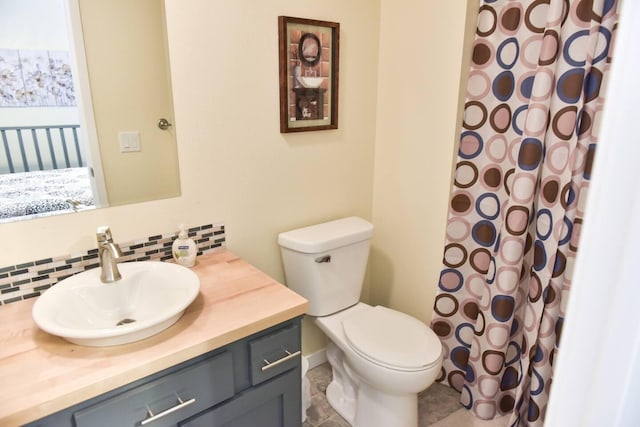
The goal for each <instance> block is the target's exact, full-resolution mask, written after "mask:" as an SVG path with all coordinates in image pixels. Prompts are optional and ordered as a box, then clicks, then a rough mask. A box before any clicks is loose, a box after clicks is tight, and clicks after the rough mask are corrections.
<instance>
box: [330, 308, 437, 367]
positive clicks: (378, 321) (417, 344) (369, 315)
mask: <svg viewBox="0 0 640 427" xmlns="http://www.w3.org/2000/svg"><path fill="white" fill-rule="evenodd" d="M342 328H343V331H344V335H345V337H346V339H347V343H348V344H349V346H350V347H351V348H352V349H353V350H354V351H355V352H356V353H358V354H359V355H360V356H362V357H363V358H365V359H367V360H369V361H370V362H372V363H375V364H377V365H381V366H384V367H386V368H389V369H394V370H399V371H421V370H425V369H429V368H430V367H431V366H433V365H437V364H438V362H439V361H440V360H441V352H442V344H441V343H440V340H439V339H438V337H437V336H436V334H435V333H434V332H433V331H432V330H431V329H430V328H429V327H427V325H425V324H424V323H422V322H420V321H419V320H418V319H415V318H413V317H411V316H409V315H407V314H404V313H400V312H398V311H395V310H391V309H389V308H386V307H382V306H375V307H371V308H370V309H369V310H362V311H359V312H357V313H354V314H353V315H351V316H349V317H347V318H345V319H344V320H343V321H342Z"/></svg>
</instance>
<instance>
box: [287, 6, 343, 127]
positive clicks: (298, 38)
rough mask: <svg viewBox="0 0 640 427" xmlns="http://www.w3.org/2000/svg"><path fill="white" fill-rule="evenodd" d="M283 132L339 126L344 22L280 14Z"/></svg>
mask: <svg viewBox="0 0 640 427" xmlns="http://www.w3.org/2000/svg"><path fill="white" fill-rule="evenodd" d="M278 35H279V59H280V132H282V133H287V132H304V131H311V130H324V129H337V128H338V58H339V43H340V24H338V23H337V22H326V21H316V20H313V19H303V18H292V17H289V16H280V17H278Z"/></svg>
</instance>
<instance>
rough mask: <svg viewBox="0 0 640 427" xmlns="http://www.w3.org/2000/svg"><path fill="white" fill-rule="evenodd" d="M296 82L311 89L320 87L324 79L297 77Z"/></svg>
mask: <svg viewBox="0 0 640 427" xmlns="http://www.w3.org/2000/svg"><path fill="white" fill-rule="evenodd" d="M298 81H299V82H300V83H301V84H302V86H304V87H306V88H309V89H313V88H317V87H320V85H321V84H322V82H323V81H324V77H298Z"/></svg>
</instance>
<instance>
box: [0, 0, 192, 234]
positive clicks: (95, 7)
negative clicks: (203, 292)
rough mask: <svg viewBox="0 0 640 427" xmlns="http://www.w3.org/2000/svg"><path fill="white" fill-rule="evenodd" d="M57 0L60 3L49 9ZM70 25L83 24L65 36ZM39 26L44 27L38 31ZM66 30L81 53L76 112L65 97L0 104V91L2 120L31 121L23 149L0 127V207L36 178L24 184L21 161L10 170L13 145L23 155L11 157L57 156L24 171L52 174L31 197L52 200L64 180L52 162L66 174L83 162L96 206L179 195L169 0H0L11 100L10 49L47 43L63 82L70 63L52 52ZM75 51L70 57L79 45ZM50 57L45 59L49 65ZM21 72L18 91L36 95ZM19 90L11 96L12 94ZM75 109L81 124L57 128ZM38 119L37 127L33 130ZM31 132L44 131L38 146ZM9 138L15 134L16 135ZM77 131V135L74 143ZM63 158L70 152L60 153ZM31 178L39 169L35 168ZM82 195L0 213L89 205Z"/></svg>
mask: <svg viewBox="0 0 640 427" xmlns="http://www.w3.org/2000/svg"><path fill="white" fill-rule="evenodd" d="M53 6H55V8H53V9H52V7H53ZM27 19H39V20H40V21H39V23H37V24H36V23H31V24H30V23H28V22H26V20H27ZM68 28H71V32H72V33H73V34H74V35H77V34H81V36H82V37H80V38H77V37H75V36H74V37H73V38H71V37H69V36H67V35H66V34H64V33H65V31H66V30H67V29H68ZM39 30H42V32H44V33H42V32H40V33H39ZM61 33H62V35H60V34H61ZM65 37H67V39H66V43H67V44H68V46H69V50H70V51H72V53H73V51H75V53H76V55H75V58H76V59H75V61H74V60H73V59H71V63H72V64H73V63H74V62H75V65H77V70H74V74H75V75H74V76H73V86H74V87H73V89H74V93H72V95H71V97H73V96H74V94H75V98H76V100H77V111H76V112H75V113H70V111H71V110H73V108H69V107H68V106H66V105H63V106H60V105H57V106H51V105H38V104H31V105H19V106H16V105H10V106H7V105H6V104H7V102H5V103H4V104H2V100H0V130H1V129H5V128H10V127H19V126H26V127H29V129H28V130H26V131H24V132H22V136H21V137H20V138H22V139H23V140H24V145H25V146H26V147H27V148H25V149H20V148H19V147H18V148H16V147H17V145H16V147H13V146H12V144H14V142H12V139H11V138H12V136H11V135H10V132H9V131H6V132H5V131H3V132H2V135H1V138H0V205H1V206H0V211H1V210H2V207H3V206H4V207H6V206H7V205H8V204H7V203H6V201H7V200H8V199H7V198H6V197H8V198H9V199H10V196H11V197H18V196H20V197H22V196H25V195H27V194H31V192H32V191H31V190H30V188H29V189H27V187H28V186H29V185H30V184H28V185H26V186H25V183H24V182H23V181H20V180H18V176H19V175H21V174H20V172H25V171H24V170H22V169H20V168H19V167H15V168H14V169H15V171H14V173H10V171H8V167H7V158H8V154H7V153H8V148H7V147H9V148H11V149H12V150H13V151H14V152H15V153H18V154H17V155H16V154H15V153H14V155H13V156H14V158H16V159H17V160H15V161H14V163H15V165H14V166H16V165H18V164H19V163H20V161H21V160H23V158H25V157H29V156H33V155H34V154H37V156H39V157H38V161H37V163H41V164H44V169H48V168H51V166H50V164H51V163H52V162H53V163H56V161H55V160H52V159H53V158H57V159H58V161H57V169H56V170H55V171H40V170H38V169H42V165H40V166H38V165H37V164H36V166H33V167H31V168H30V169H29V171H28V172H27V173H28V174H31V175H36V176H38V179H40V178H39V175H40V174H42V175H46V176H47V178H46V179H45V180H44V181H46V182H47V186H45V187H42V188H41V187H38V188H37V189H36V190H35V191H33V193H34V195H35V197H39V198H42V200H43V201H44V200H46V201H47V203H49V204H51V203H50V200H49V196H53V195H54V193H55V192H56V191H58V190H59V189H56V187H55V186H53V187H48V185H49V184H48V183H49V182H50V181H51V180H52V178H50V175H47V174H51V173H53V172H55V173H54V175H60V174H62V173H63V172H64V173H67V172H69V171H72V172H74V173H75V172H76V171H79V170H80V169H83V170H85V171H86V172H85V174H86V175H87V176H86V179H87V180H88V182H89V185H90V186H91V189H90V190H91V192H90V193H89V194H90V195H93V199H94V201H95V204H94V206H95V207H106V206H117V205H123V204H129V203H137V202H142V201H149V200H156V199H162V198H169V197H177V196H179V195H180V182H179V170H178V158H177V147H176V139H175V126H174V123H173V122H174V120H173V101H172V96H171V84H170V75H169V58H168V52H167V41H166V28H165V17H164V2H163V1H162V0H136V1H135V2H132V1H130V0H100V1H96V0H55V1H53V0H0V95H2V97H3V99H5V101H6V96H7V94H9V95H13V94H17V93H19V92H18V91H14V92H10V91H8V90H7V89H8V88H7V86H6V85H4V86H3V84H4V83H6V81H7V74H6V73H5V71H6V69H7V67H6V65H7V61H6V59H7V58H6V57H7V55H8V54H12V52H13V51H18V55H20V52H21V49H22V50H24V51H25V52H28V53H29V54H32V55H33V54H34V53H35V52H41V53H42V52H45V53H46V54H47V55H48V56H46V58H48V60H49V62H48V64H49V68H50V71H51V74H53V71H52V70H55V71H56V72H57V80H56V85H58V86H56V87H59V86H60V85H62V84H61V83H60V81H61V80H62V78H61V77H60V76H61V75H65V73H66V71H67V70H66V68H65V67H64V64H63V62H64V61H62V60H59V57H58V56H56V55H57V53H56V52H58V51H61V50H64V47H63V48H60V45H61V43H62V42H60V39H61V38H62V39H64V38H65ZM51 52H53V53H51ZM78 53H80V54H78ZM3 54H4V55H3ZM28 56H29V55H23V56H22V57H21V58H22V59H23V60H24V58H26V57H28ZM36 56H37V55H36ZM23 57H24V58H23ZM71 57H72V58H73V55H71ZM3 61H5V62H3ZM27 62H28V61H27ZM3 65H4V67H3ZM27 65H29V64H27ZM46 65H47V64H46V63H44V67H46ZM31 66H32V67H33V66H34V65H33V64H31ZM36 68H37V67H36ZM27 71H29V69H28V66H27V67H25V66H22V68H20V72H24V74H25V76H26V75H29V76H31V77H27V79H28V78H31V83H33V78H32V77H33V75H34V74H33V72H32V73H31V74H29V73H27ZM31 71H33V70H31ZM44 74H46V73H44ZM44 74H43V75H44ZM9 77H12V76H11V75H9ZM13 77H16V76H15V75H14V76H13ZM3 79H4V80H3ZM14 80H15V79H14ZM23 81H24V83H23V90H22V92H20V93H21V94H25V93H26V94H27V95H28V96H32V98H33V95H34V93H33V90H28V89H29V88H28V87H27V86H28V84H27V82H26V81H27V80H25V78H24V77H23ZM39 83H42V82H39ZM32 86H33V85H32ZM40 86H43V85H42V84H41V85H40ZM28 96H27V97H28ZM16 99H17V98H15V97H14V99H13V101H16ZM33 99H35V98H33ZM43 113H48V115H46V114H45V117H46V119H43V118H42V117H43ZM32 114H33V115H32ZM74 114H75V116H74ZM74 118H75V120H76V123H79V124H80V125H81V126H80V127H79V128H77V129H66V128H65V129H64V130H60V129H59V127H60V126H62V125H71V124H76V123H70V122H69V121H74ZM160 119H165V120H166V121H167V122H168V123H169V124H170V126H168V127H167V126H158V124H159V121H160ZM43 120H45V122H43ZM44 125H54V126H53V127H52V129H50V131H46V130H45V129H40V127H44ZM34 126H37V127H38V129H36V130H31V127H34ZM161 127H163V128H164V129H161ZM35 134H38V135H40V134H42V135H44V137H38V138H44V141H45V142H44V143H38V144H40V146H41V148H40V149H36V148H30V146H28V141H29V140H30V138H32V136H33V135H35ZM64 135H66V137H65V136H64ZM13 138H14V139H15V140H18V139H19V138H18V137H16V136H13ZM47 138H49V140H48V141H47ZM61 138H62V139H64V140H65V141H66V142H65V143H66V144H69V147H68V150H67V149H65V150H64V153H63V154H60V153H61V152H62V151H63V148H61V147H62V145H63V144H62V142H61V141H60V139H61ZM76 138H77V141H78V143H77V144H75V145H74V142H75V141H74V140H75V139H76ZM15 144H17V142H16V143H15ZM33 145H34V146H35V144H33ZM12 147H13V148H12ZM138 148H139V151H137V150H138ZM36 152H37V153H36ZM76 157H77V158H78V159H79V158H82V161H83V162H84V165H86V166H89V167H90V168H89V167H85V168H81V166H83V165H82V164H79V163H78V162H76ZM61 158H64V159H66V160H64V161H63V160H60V159H61ZM69 159H70V163H69ZM29 161H32V160H31V159H30V160H29ZM33 161H34V162H35V160H33ZM3 162H4V166H5V168H4V170H3V169H2V167H3ZM67 166H68V167H67ZM91 172H92V173H93V176H91ZM21 179H22V178H21ZM29 179H30V180H31V179H33V176H30V177H29ZM63 179H64V180H63V185H62V187H67V189H68V187H70V185H69V184H67V183H68V182H71V181H70V180H71V179H72V178H70V177H69V176H68V175H65V176H64V178H63ZM28 182H32V181H28ZM78 200H79V201H80V202H79V203H75V202H77V200H75V199H73V198H70V199H63V200H62V201H61V202H60V203H62V204H63V205H64V204H65V202H67V203H66V209H61V210H55V206H54V207H51V210H52V211H48V210H47V209H49V208H50V206H44V207H43V212H42V213H40V212H36V213H35V215H34V212H29V211H25V213H26V215H25V214H24V213H23V214H22V215H19V216H13V217H9V218H7V217H6V216H5V218H2V212H0V222H8V221H12V220H21V219H26V218H32V217H34V216H41V215H51V214H53V213H58V212H60V213H67V212H73V211H76V210H82V209H86V208H87V204H85V203H83V202H84V199H82V198H79V199H78ZM30 202H33V201H32V200H31V201H30ZM36 204H38V203H36ZM40 204H43V203H40ZM94 206H89V207H88V208H93V207H94Z"/></svg>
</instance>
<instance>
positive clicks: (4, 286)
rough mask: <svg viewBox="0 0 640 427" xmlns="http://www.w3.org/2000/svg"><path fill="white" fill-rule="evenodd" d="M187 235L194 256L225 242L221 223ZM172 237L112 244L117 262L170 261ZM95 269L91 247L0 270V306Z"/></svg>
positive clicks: (95, 258) (194, 229)
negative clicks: (118, 251) (119, 252)
mask: <svg viewBox="0 0 640 427" xmlns="http://www.w3.org/2000/svg"><path fill="white" fill-rule="evenodd" d="M189 236H190V237H191V238H192V239H193V240H194V241H195V242H196V247H197V249H198V255H202V254H205V253H208V252H211V251H214V250H216V249H217V248H220V247H222V246H224V244H225V241H226V235H225V227H224V224H205V225H201V226H198V227H191V228H189ZM176 237H178V232H177V231H175V232H169V233H164V234H154V235H152V236H149V237H147V238H142V239H136V240H133V241H127V242H116V243H117V244H118V246H120V249H121V250H122V252H123V257H122V259H121V261H120V262H131V261H146V260H159V261H173V256H172V255H171V245H172V244H173V241H174V240H175V239H176ZM99 266H100V264H99V261H98V249H97V248H92V249H89V250H88V251H87V252H85V253H81V254H70V255H59V256H53V257H50V258H43V259H39V260H36V261H27V262H23V263H20V264H17V265H10V266H6V267H0V306H1V305H6V304H11V303H14V302H17V301H22V300H25V299H29V298H35V297H38V296H39V295H40V294H41V293H42V292H43V291H44V290H46V289H48V288H50V287H51V286H55V284H56V283H58V282H59V281H61V280H64V279H66V278H67V277H69V276H71V275H73V274H76V273H80V272H82V271H86V270H90V269H93V268H97V267H99Z"/></svg>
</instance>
